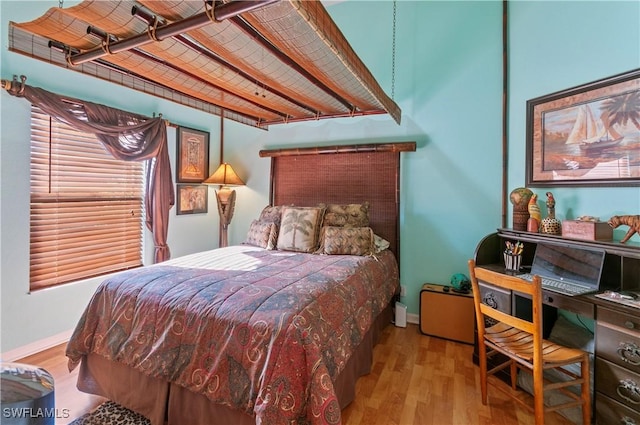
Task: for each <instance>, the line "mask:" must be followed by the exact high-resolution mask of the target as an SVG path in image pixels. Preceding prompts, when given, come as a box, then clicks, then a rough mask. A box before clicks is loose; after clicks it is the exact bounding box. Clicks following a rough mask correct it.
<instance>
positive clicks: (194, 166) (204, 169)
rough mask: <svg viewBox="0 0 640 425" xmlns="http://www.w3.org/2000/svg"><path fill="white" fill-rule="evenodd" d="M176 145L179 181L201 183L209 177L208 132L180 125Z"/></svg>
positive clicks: (177, 179) (177, 178)
mask: <svg viewBox="0 0 640 425" xmlns="http://www.w3.org/2000/svg"><path fill="white" fill-rule="evenodd" d="M176 147H177V148H176V164H177V165H176V168H177V171H176V181H177V182H178V183H201V182H203V181H204V180H205V179H206V178H207V177H209V133H208V132H206V131H200V130H194V129H193V128H187V127H178V130H177V141H176Z"/></svg>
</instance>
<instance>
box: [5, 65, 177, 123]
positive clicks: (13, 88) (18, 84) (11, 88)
mask: <svg viewBox="0 0 640 425" xmlns="http://www.w3.org/2000/svg"><path fill="white" fill-rule="evenodd" d="M26 81H27V77H26V76H25V75H20V81H18V76H17V75H14V76H13V80H7V79H5V78H2V79H1V80H0V88H2V89H5V90H6V91H8V92H9V93H12V94H20V93H21V92H22V91H24V86H25V85H26ZM65 97H66V98H67V100H69V101H70V102H74V103H77V104H79V105H82V104H84V101H82V100H80V99H75V98H72V97H68V96H65ZM124 112H126V113H128V114H132V115H137V116H139V117H141V118H148V117H145V116H144V115H140V114H137V113H135V112H129V111H124ZM155 117H156V113H155V112H154V113H153V116H152V118H155ZM158 117H159V118H162V114H161V113H158ZM164 122H165V124H166V125H167V127H173V128H177V127H179V126H178V124H175V123H172V122H171V121H169V120H167V119H165V120H164Z"/></svg>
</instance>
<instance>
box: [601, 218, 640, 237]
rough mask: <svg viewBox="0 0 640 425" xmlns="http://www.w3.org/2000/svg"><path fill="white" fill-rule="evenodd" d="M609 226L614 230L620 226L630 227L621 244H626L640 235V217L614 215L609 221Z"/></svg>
mask: <svg viewBox="0 0 640 425" xmlns="http://www.w3.org/2000/svg"><path fill="white" fill-rule="evenodd" d="M607 224H609V226H611V227H612V228H614V229H615V228H616V227H618V226H629V231H628V232H627V234H626V235H624V238H622V239H621V240H620V243H625V242H626V241H628V240H629V239H631V236H633V235H634V234H636V233H637V234H639V235H640V215H614V216H613V217H611V218H610V219H609V221H607Z"/></svg>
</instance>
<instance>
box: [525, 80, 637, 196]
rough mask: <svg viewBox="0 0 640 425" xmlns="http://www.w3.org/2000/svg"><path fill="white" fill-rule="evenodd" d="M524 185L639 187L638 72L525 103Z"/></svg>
mask: <svg viewBox="0 0 640 425" xmlns="http://www.w3.org/2000/svg"><path fill="white" fill-rule="evenodd" d="M526 167H527V169H526V185H527V186H636V185H639V184H640V68H639V69H635V70H632V71H629V72H626V73H623V74H618V75H614V76H612V77H608V78H604V79H601V80H598V81H594V82H591V83H588V84H584V85H581V86H577V87H573V88H570V89H567V90H563V91H559V92H556V93H552V94H548V95H545V96H541V97H538V98H535V99H531V100H529V101H527V146H526Z"/></svg>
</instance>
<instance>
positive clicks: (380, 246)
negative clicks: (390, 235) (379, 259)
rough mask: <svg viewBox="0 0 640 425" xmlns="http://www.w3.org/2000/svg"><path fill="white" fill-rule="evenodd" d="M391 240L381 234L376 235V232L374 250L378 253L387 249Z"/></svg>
mask: <svg viewBox="0 0 640 425" xmlns="http://www.w3.org/2000/svg"><path fill="white" fill-rule="evenodd" d="M389 245H390V244H389V241H388V240H386V239H384V238H382V237H381V236H378V235H376V234H375V233H374V234H373V246H374V248H373V250H374V252H375V253H376V254H378V253H380V252H382V251H384V250H385V249H387V248H389Z"/></svg>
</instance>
